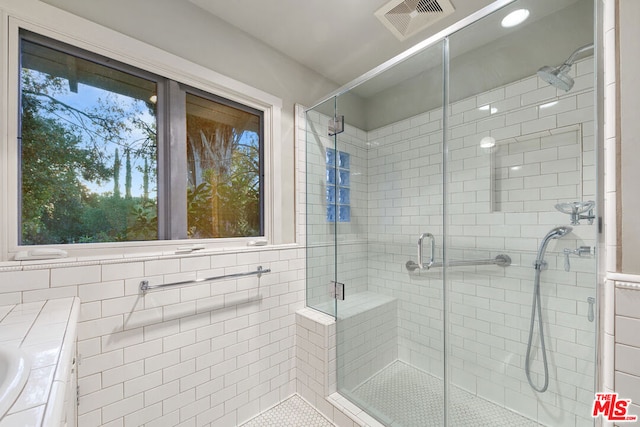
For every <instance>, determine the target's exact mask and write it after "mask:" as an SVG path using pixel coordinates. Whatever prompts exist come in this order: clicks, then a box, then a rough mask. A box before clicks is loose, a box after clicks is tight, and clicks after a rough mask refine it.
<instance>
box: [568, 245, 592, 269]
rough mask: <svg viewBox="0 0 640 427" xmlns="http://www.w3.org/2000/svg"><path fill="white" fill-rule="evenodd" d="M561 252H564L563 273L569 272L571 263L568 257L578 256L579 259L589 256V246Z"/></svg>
mask: <svg viewBox="0 0 640 427" xmlns="http://www.w3.org/2000/svg"><path fill="white" fill-rule="evenodd" d="M563 252H564V271H570V270H571V263H570V261H569V255H571V254H573V255H578V256H580V257H581V256H583V255H591V246H580V247H578V248H576V249H569V248H564V250H563Z"/></svg>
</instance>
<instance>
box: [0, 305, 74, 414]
mask: <svg viewBox="0 0 640 427" xmlns="http://www.w3.org/2000/svg"><path fill="white" fill-rule="evenodd" d="M79 308H80V300H79V299H78V298H61V299H54V300H48V301H40V302H32V303H27V304H17V305H7V306H0V346H3V347H19V348H20V349H21V350H22V351H23V352H25V353H26V354H27V355H28V357H29V359H30V361H31V371H30V373H29V378H28V380H27V383H26V385H25V386H24V389H23V390H22V393H21V394H20V396H18V398H17V399H16V401H15V402H14V403H13V406H12V407H11V408H10V409H9V411H8V412H7V414H6V415H5V416H4V417H3V418H2V419H1V420H0V427H15V426H34V427H37V426H43V425H46V426H49V425H52V426H56V425H59V424H60V420H62V418H63V415H62V414H63V411H64V409H65V408H64V406H65V403H64V399H65V392H66V388H67V381H68V379H69V376H70V374H71V360H72V359H73V357H75V341H76V325H77V323H78V315H79V312H80V310H79Z"/></svg>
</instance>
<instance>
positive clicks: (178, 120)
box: [161, 81, 187, 240]
mask: <svg viewBox="0 0 640 427" xmlns="http://www.w3.org/2000/svg"><path fill="white" fill-rule="evenodd" d="M167 86H168V91H167V92H168V93H167V96H166V97H165V100H166V103H165V108H166V114H165V117H166V120H167V124H166V126H165V129H166V132H165V135H164V141H165V143H164V148H163V150H161V152H162V153H163V156H164V157H165V161H164V162H163V163H162V164H163V166H164V170H163V171H162V173H163V175H164V177H165V179H163V180H162V182H164V184H165V188H164V189H162V190H163V191H162V192H161V194H164V205H165V206H164V210H163V212H165V218H164V221H163V223H164V230H165V236H164V238H165V239H172V240H175V239H186V238H187V173H186V172H187V171H186V170H185V169H186V165H187V151H186V150H185V145H184V140H185V138H186V134H187V124H186V113H185V99H186V94H185V92H184V91H183V90H182V89H181V88H180V85H179V84H178V83H177V82H175V81H169V82H168V85H167ZM161 230H162V228H161Z"/></svg>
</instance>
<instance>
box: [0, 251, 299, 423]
mask: <svg viewBox="0 0 640 427" xmlns="http://www.w3.org/2000/svg"><path fill="white" fill-rule="evenodd" d="M266 252H269V253H268V254H267V253H266ZM156 258H157V256H156ZM257 265H263V267H264V268H271V269H272V273H269V274H264V275H263V276H262V278H261V279H260V280H258V279H257V277H255V276H251V277H247V278H243V279H238V280H222V281H216V282H211V283H208V284H202V285H196V286H190V287H182V288H167V289H162V290H154V291H150V292H148V293H147V294H146V295H145V296H142V295H139V294H138V286H139V282H140V281H141V280H143V279H145V280H147V279H150V282H151V283H152V284H158V283H163V281H165V280H174V279H180V278H182V277H186V278H195V277H196V276H197V277H208V276H218V275H223V274H225V273H227V274H228V273H232V272H238V271H248V270H249V269H255V267H256V266H257ZM49 267H51V266H49ZM212 267H213V269H212ZM303 271H304V250H303V249H299V248H297V247H288V248H284V249H280V248H261V249H257V250H256V249H251V250H244V251H241V253H238V254H236V253H224V254H214V255H211V254H206V253H203V254H197V255H185V256H182V257H180V256H172V257H168V258H167V259H150V260H141V259H135V260H132V262H117V261H116V262H113V261H110V262H105V263H101V262H100V261H96V262H95V263H94V264H93V265H81V266H72V267H67V266H64V265H56V266H55V267H52V268H47V266H46V265H45V266H43V268H42V269H40V270H38V269H31V270H26V271H8V272H5V271H3V272H0V277H2V280H0V283H2V284H3V285H4V286H3V287H2V288H1V289H0V292H2V294H1V297H2V299H3V302H4V301H5V295H12V294H13V293H14V292H16V291H19V292H20V298H19V299H20V300H22V299H24V300H25V301H30V300H33V299H35V300H39V301H42V300H44V299H46V298H48V297H50V296H54V295H57V292H59V291H64V292H63V293H64V294H65V295H66V294H71V295H73V296H76V295H78V296H80V299H81V301H82V304H81V319H80V323H79V324H78V352H79V353H80V355H81V356H80V360H81V364H80V365H79V366H78V374H79V382H80V406H79V408H78V410H79V417H78V420H79V426H81V427H84V426H91V425H105V426H106V425H109V426H111V425H119V426H123V425H124V426H127V425H132V426H138V425H141V424H143V423H145V422H148V425H162V426H164V425H192V424H193V425H195V424H197V423H199V422H200V423H204V424H207V423H213V424H215V425H236V423H237V422H238V420H241V419H244V420H246V419H247V418H248V417H252V416H255V415H257V414H258V413H259V412H260V411H262V410H264V409H267V408H268V407H270V406H273V405H275V404H276V403H278V402H280V401H281V400H282V399H284V398H286V397H288V396H290V395H291V394H293V393H295V390H296V386H295V377H294V371H293V370H294V368H295V364H294V359H293V358H294V356H295V352H294V340H293V336H294V335H295V331H294V329H293V328H292V327H291V326H290V325H292V324H293V322H294V320H293V319H294V316H295V314H294V313H295V311H296V310H298V309H300V308H302V307H303V306H304V300H303V299H304V280H301V278H304V274H303ZM5 278H6V279H7V280H6V281H5ZM50 278H51V279H50ZM5 283H11V284H13V283H15V284H16V285H15V286H14V285H11V286H8V285H5ZM34 304H36V306H34V308H35V307H37V306H38V304H39V305H41V304H42V303H41V302H34ZM0 317H1V316H0ZM289 318H290V319H289ZM249 332H251V333H249ZM249 390H256V391H253V394H252V399H253V400H254V401H255V402H261V403H259V404H256V405H252V404H251V403H250V401H249ZM247 411H253V412H247ZM176 420H178V421H177V422H176V423H175V424H174V421H176ZM205 421H206V423H205ZM166 423H168V424H166ZM218 423H220V424H218ZM225 423H227V424H225Z"/></svg>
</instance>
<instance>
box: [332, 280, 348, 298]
mask: <svg viewBox="0 0 640 427" xmlns="http://www.w3.org/2000/svg"><path fill="white" fill-rule="evenodd" d="M329 295H330V296H331V298H333V299H338V300H340V301H344V283H340V282H334V281H331V282H330V283H329Z"/></svg>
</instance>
